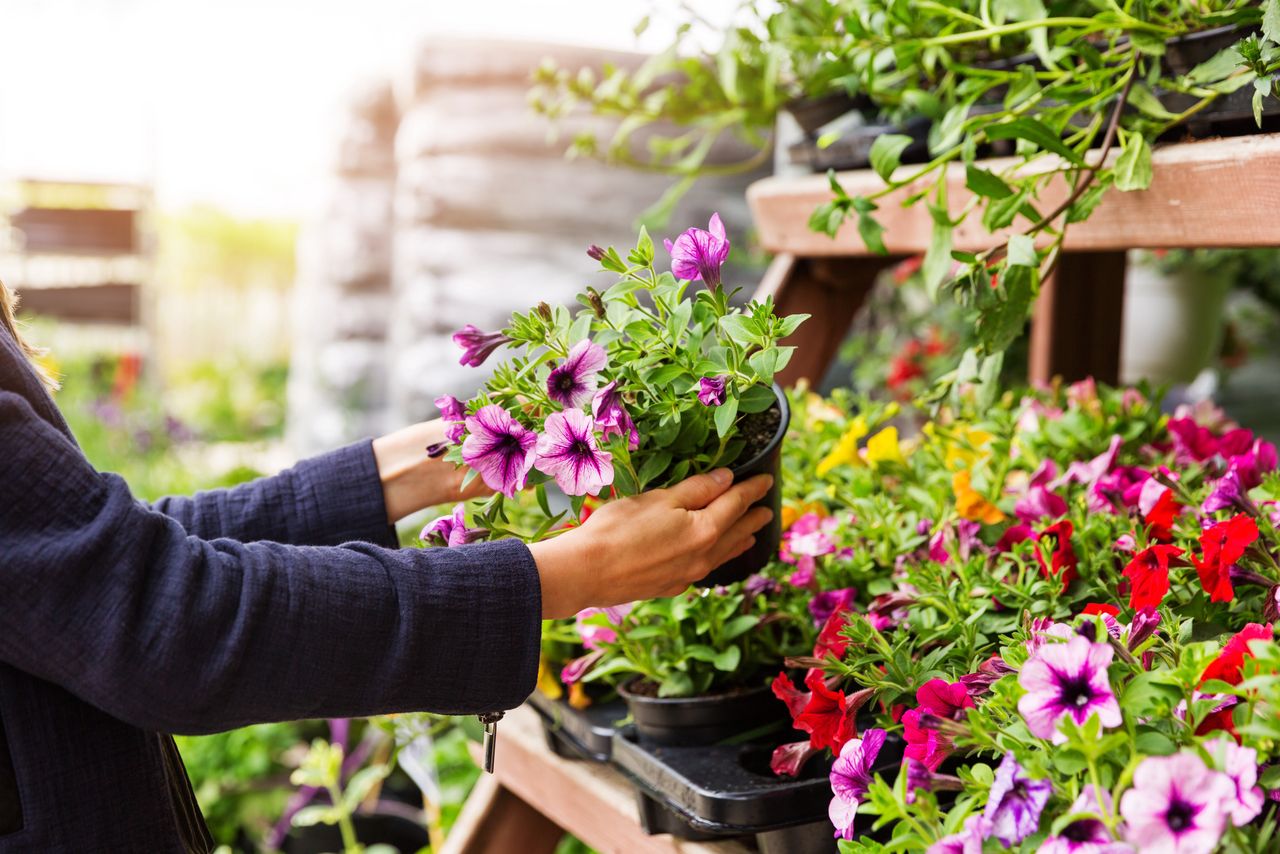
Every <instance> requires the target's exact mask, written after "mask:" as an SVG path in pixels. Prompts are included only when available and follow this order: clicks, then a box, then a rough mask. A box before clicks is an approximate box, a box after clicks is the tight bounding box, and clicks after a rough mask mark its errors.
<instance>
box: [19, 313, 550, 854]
mask: <svg viewBox="0 0 1280 854" xmlns="http://www.w3.org/2000/svg"><path fill="white" fill-rule="evenodd" d="M343 543H345V545H340V544H343ZM394 546H395V540H394V536H393V532H392V531H391V529H390V528H389V527H388V526H387V522H386V508H385V505H384V503H383V498H382V490H381V486H380V483H379V480H378V475H377V469H376V466H375V463H374V459H373V452H372V448H371V446H370V443H368V442H364V443H361V444H356V445H352V446H350V447H347V448H344V449H342V450H340V451H337V452H334V453H331V454H328V455H326V456H322V457H319V458H316V459H312V460H308V461H306V462H303V463H301V464H300V465H298V466H296V467H295V468H293V469H290V470H288V471H285V472H283V473H281V474H279V475H277V476H275V477H270V478H265V479H263V480H260V481H256V482H254V483H251V484H246V485H244V486H240V487H236V488H235V489H230V490H222V491H215V492H208V493H203V494H200V495H197V496H195V497H194V498H189V499H185V498H175V499H165V500H163V501H160V502H158V503H156V504H155V505H150V506H149V505H147V504H144V503H142V502H140V501H138V500H136V499H134V498H133V496H132V495H131V494H130V492H129V488H128V487H127V486H126V485H125V483H124V481H123V480H121V479H120V478H119V477H117V476H115V475H111V474H103V473H99V472H98V471H95V470H94V468H93V467H92V466H91V465H90V464H89V463H88V462H87V461H86V460H85V458H84V455H83V454H81V452H80V450H79V448H78V447H77V445H76V444H75V441H74V439H73V438H72V436H71V434H70V431H69V430H68V429H67V425H66V423H65V422H64V421H63V419H62V417H61V415H60V414H59V413H58V411H57V409H56V407H55V406H54V404H53V401H52V399H51V398H50V397H49V395H48V394H46V393H45V391H44V390H43V388H41V386H40V383H39V381H38V379H37V377H36V376H35V374H34V372H33V371H32V370H31V368H30V366H29V365H28V364H27V363H26V361H25V359H24V358H23V357H22V354H21V353H20V351H19V349H18V346H17V342H16V341H14V339H13V337H12V335H10V334H9V333H8V331H7V330H5V329H4V327H3V326H0V852H10V851H75V852H94V851H111V852H116V851H145V852H168V851H207V850H208V849H209V848H211V843H210V840H209V836H208V831H207V830H206V829H205V827H204V824H203V820H202V819H201V817H200V814H199V811H198V809H197V808H196V805H195V799H194V797H193V796H192V794H191V787H190V784H189V783H188V781H187V778H186V774H185V771H184V769H183V768H182V763H181V760H180V759H179V757H178V755H177V751H176V749H175V747H174V745H173V739H172V738H171V737H170V736H169V735H168V733H208V732H215V731H219V730H225V729H230V728H233V727H238V726H242V725H244V724H249V723H255V722H261V721H279V720H292V719H299V718H313V717H357V716H365V715H373V714H380V713H385V712H403V711H411V710H429V711H437V712H445V713H464V712H481V711H490V710H498V709H507V708H511V707H513V706H516V705H518V704H519V703H520V702H522V701H523V700H524V698H525V697H526V696H527V695H528V694H529V692H530V691H532V690H533V685H534V681H535V679H536V676H537V668H538V644H539V631H540V626H541V623H540V620H541V608H542V606H541V589H540V587H539V583H538V574H537V567H536V566H535V565H534V562H533V558H532V556H531V555H530V554H529V550H528V548H526V547H525V546H524V544H522V543H519V542H515V541H503V542H496V543H488V544H477V545H472V546H463V547H460V548H452V549H428V550H418V549H407V550H403V551H396V550H393V549H394Z"/></svg>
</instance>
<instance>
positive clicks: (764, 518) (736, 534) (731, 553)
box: [711, 507, 773, 566]
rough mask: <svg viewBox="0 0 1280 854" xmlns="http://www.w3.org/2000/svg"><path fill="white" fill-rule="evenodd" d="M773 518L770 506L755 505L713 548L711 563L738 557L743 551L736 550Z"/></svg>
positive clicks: (715, 563)
mask: <svg viewBox="0 0 1280 854" xmlns="http://www.w3.org/2000/svg"><path fill="white" fill-rule="evenodd" d="M772 518H773V511H772V510H771V509H769V508H768V507H753V508H751V510H750V511H749V512H748V513H746V515H744V516H743V517H742V518H741V519H739V520H738V521H737V522H734V523H733V525H732V527H730V528H729V530H728V531H726V532H725V534H724V536H722V537H721V538H720V539H719V541H717V542H716V544H715V545H714V546H712V548H711V565H712V566H719V565H720V564H722V563H724V562H725V561H727V560H729V559H731V558H734V557H737V556H738V555H739V554H741V552H739V551H735V549H737V548H738V547H739V546H740V545H742V543H743V542H745V541H746V540H750V539H754V536H753V535H754V534H755V532H756V531H759V530H760V529H761V528H763V527H764V526H765V525H767V524H768V523H769V520H770V519H772Z"/></svg>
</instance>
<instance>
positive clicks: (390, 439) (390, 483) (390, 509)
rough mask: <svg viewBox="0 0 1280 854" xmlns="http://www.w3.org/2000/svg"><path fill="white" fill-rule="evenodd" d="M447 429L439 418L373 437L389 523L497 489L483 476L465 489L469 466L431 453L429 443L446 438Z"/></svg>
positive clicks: (374, 451) (374, 454) (374, 452)
mask: <svg viewBox="0 0 1280 854" xmlns="http://www.w3.org/2000/svg"><path fill="white" fill-rule="evenodd" d="M444 428H445V423H444V422H443V421H441V420H440V419H438V418H437V419H436V420H434V421H423V422H422V423H420V424H414V425H413V426H411V427H405V428H404V429H403V430H397V431H396V432H394V433H389V434H387V435H386V436H382V437H381V438H378V439H374V440H373V456H374V459H375V460H376V461H377V464H378V476H379V477H380V478H382V495H383V498H384V499H385V500H386V505H387V521H388V522H390V523H393V524H394V523H395V522H398V521H399V520H401V519H403V518H404V517H405V516H408V515H409V514H410V513H416V512H417V511H419V510H421V509H423V508H424V507H434V506H435V505H437V504H447V503H449V502H452V501H464V500H466V499H468V498H476V497H478V496H481V495H487V494H489V493H490V492H492V491H493V490H491V489H489V488H488V487H487V486H485V485H484V482H483V481H482V480H480V478H475V479H474V480H473V481H472V482H471V483H470V484H469V485H468V486H467V488H466V490H463V488H462V479H463V478H464V477H465V476H466V474H467V471H468V469H467V467H466V466H457V465H454V464H453V463H451V462H449V461H447V460H445V459H442V458H435V459H433V458H431V457H428V456H427V446H428V445H434V444H437V443H439V442H443V441H445V437H444Z"/></svg>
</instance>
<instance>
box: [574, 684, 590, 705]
mask: <svg viewBox="0 0 1280 854" xmlns="http://www.w3.org/2000/svg"><path fill="white" fill-rule="evenodd" d="M569 705H570V706H572V707H573V708H575V709H585V708H586V707H587V706H590V705H591V698H590V697H588V696H587V689H586V688H584V687H582V683H581V682H574V683H573V684H572V685H570V686H569Z"/></svg>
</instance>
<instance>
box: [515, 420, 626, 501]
mask: <svg viewBox="0 0 1280 854" xmlns="http://www.w3.org/2000/svg"><path fill="white" fill-rule="evenodd" d="M534 465H535V466H537V468H538V471H540V472H542V473H543V474H549V475H551V476H552V477H554V478H555V479H556V485H557V486H559V487H560V488H561V489H562V490H564V492H565V494H566V495H597V494H599V492H600V490H601V489H604V488H605V487H606V486H608V485H609V484H611V483H613V454H610V453H609V452H608V451H602V450H600V446H599V445H598V444H597V443H596V435H595V425H594V424H592V423H591V418H590V417H589V416H587V415H586V414H584V413H583V412H580V411H579V410H577V409H566V410H565V411H564V412H553V413H551V414H550V415H548V416H547V420H546V423H544V424H543V425H542V435H541V436H539V437H538V447H537V455H536V459H535V462H534Z"/></svg>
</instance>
